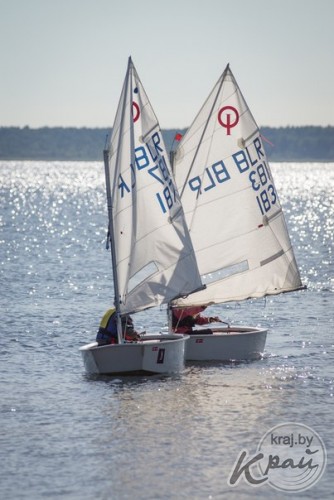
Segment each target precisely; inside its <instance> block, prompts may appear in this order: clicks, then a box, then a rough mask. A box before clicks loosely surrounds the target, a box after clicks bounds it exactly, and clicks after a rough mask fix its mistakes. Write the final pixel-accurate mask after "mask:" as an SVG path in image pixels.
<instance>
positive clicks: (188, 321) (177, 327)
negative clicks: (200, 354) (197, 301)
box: [172, 306, 223, 335]
mask: <svg viewBox="0 0 334 500" xmlns="http://www.w3.org/2000/svg"><path fill="white" fill-rule="evenodd" d="M205 309H206V306H198V307H186V308H180V309H178V308H173V309H172V330H173V331H174V332H175V333H186V334H188V335H189V334H192V333H199V330H193V327H194V326H195V325H207V324H209V323H217V322H219V323H223V321H222V320H221V319H220V318H218V316H214V317H213V316H210V317H207V316H202V315H201V312H203V311H204V310H205ZM200 333H201V335H203V334H211V333H212V330H211V329H210V328H203V329H202V328H201V330H200Z"/></svg>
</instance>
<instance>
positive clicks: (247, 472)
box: [228, 422, 327, 492]
mask: <svg viewBox="0 0 334 500" xmlns="http://www.w3.org/2000/svg"><path fill="white" fill-rule="evenodd" d="M326 463H327V454H326V448H325V445H324V443H323V441H322V439H321V437H320V436H319V435H318V434H317V433H316V432H315V431H314V430H313V429H311V428H310V427H307V426H306V425H303V424H298V423H293V422H287V423H284V424H279V425H277V426H275V427H273V428H272V429H270V430H269V431H268V432H266V434H265V435H264V436H263V437H262V439H261V440H260V443H259V445H258V448H257V453H256V454H255V455H254V456H252V457H249V456H248V452H247V450H243V451H242V452H241V453H240V455H239V457H238V459H237V460H236V462H235V464H234V467H233V469H232V472H231V475H230V477H229V479H228V484H229V486H236V485H237V484H238V482H239V480H240V478H241V477H242V476H243V475H244V478H245V480H246V481H247V482H248V483H249V484H250V485H251V486H261V485H262V484H269V485H270V486H271V487H273V488H275V489H276V490H280V491H285V492H299V491H304V490H306V489H308V488H310V487H311V486H313V485H314V484H315V483H316V482H318V481H319V479H320V478H321V476H322V475H323V473H324V471H325V468H326ZM256 468H257V472H255V469H256Z"/></svg>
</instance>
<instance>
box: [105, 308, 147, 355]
mask: <svg viewBox="0 0 334 500" xmlns="http://www.w3.org/2000/svg"><path fill="white" fill-rule="evenodd" d="M121 322H122V332H123V336H124V338H125V340H126V341H128V342H133V341H135V340H139V339H140V335H139V334H138V333H137V332H136V330H135V329H134V325H133V320H132V318H131V316H129V315H128V314H126V315H124V316H121ZM96 342H97V343H98V344H99V346H100V345H107V344H117V342H118V340H117V317H116V309H115V308H111V309H108V311H106V313H105V314H104V315H103V317H102V319H101V323H100V327H99V330H98V332H97V335H96Z"/></svg>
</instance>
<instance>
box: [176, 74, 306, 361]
mask: <svg viewBox="0 0 334 500" xmlns="http://www.w3.org/2000/svg"><path fill="white" fill-rule="evenodd" d="M172 162H173V165H172V166H173V171H174V176H175V181H176V184H177V187H178V190H179V194H180V197H181V202H182V205H183V209H184V212H185V215H186V220H187V224H188V228H189V231H190V236H191V239H192V242H193V245H194V249H195V253H196V258H197V263H198V267H199V270H200V273H201V277H202V282H203V283H204V284H205V285H206V288H205V289H204V290H202V291H199V292H197V293H195V294H193V295H189V296H188V297H186V298H179V299H176V300H174V301H173V302H172V304H171V306H172V310H173V308H174V309H175V308H178V310H179V308H185V309H184V311H185V312H184V314H186V308H188V307H194V306H199V305H210V304H221V303H225V302H230V301H238V302H239V301H242V300H246V299H249V298H258V297H265V296H266V295H274V294H279V293H282V292H290V291H293V290H298V289H300V288H301V287H302V283H301V279H300V274H299V270H298V267H297V263H296V259H295V255H294V252H293V248H292V245H291V241H290V238H289V234H288V230H287V226H286V223H285V219H284V215H283V212H282V207H281V204H280V202H279V198H278V194H277V190H276V187H275V184H274V179H273V176H272V173H271V170H270V167H269V164H268V161H267V157H266V153H265V149H264V145H263V141H262V137H261V134H260V131H259V128H258V126H257V124H256V122H255V120H254V118H253V115H252V113H251V112H250V110H249V108H248V106H247V103H246V101H245V99H244V97H243V95H242V93H241V91H240V88H239V87H238V84H237V82H236V80H235V78H234V76H233V74H232V71H231V69H230V67H229V65H228V66H227V67H226V69H225V71H224V72H223V74H222V75H221V77H220V78H219V80H218V82H217V83H216V85H215V86H214V88H213V90H212V92H211V93H210V95H209V97H208V98H207V100H206V101H205V103H204V105H203V106H202V108H201V110H200V111H199V113H198V115H197V116H196V118H195V120H194V121H193V123H192V124H191V126H190V128H189V129H188V130H187V132H186V134H185V135H184V137H183V138H182V139H181V141H180V142H179V145H178V147H177V149H176V151H175V152H174V153H173V160H172ZM211 330H212V332H213V334H212V335H202V336H201V332H200V330H199V329H198V330H197V331H196V330H195V334H192V335H191V336H190V339H189V341H188V342H187V344H186V359H187V360H244V359H245V360H247V359H256V358H258V357H260V356H261V353H263V351H264V348H265V342H266V335H267V330H266V329H262V328H256V327H248V326H227V327H226V328H223V327H218V326H217V327H216V328H212V329H211ZM176 331H177V329H176ZM193 333H194V332H193Z"/></svg>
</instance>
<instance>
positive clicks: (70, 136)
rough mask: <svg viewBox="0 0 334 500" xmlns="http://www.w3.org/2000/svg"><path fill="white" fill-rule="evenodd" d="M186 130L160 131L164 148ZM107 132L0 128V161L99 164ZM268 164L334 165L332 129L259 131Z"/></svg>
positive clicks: (265, 128)
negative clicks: (84, 162) (332, 162)
mask: <svg viewBox="0 0 334 500" xmlns="http://www.w3.org/2000/svg"><path fill="white" fill-rule="evenodd" d="M185 132H186V129H183V130H178V129H169V130H163V131H162V133H163V136H164V139H165V143H166V147H167V149H168V150H170V149H171V147H172V144H173V141H174V138H175V135H176V134H177V133H180V134H184V133H185ZM109 133H110V129H104V128H62V127H43V128H38V129H33V128H29V127H23V128H19V127H0V160H101V159H102V151H103V149H104V146H105V143H106V139H107V136H108V134H109ZM261 134H262V136H263V142H264V144H265V148H266V152H267V155H268V158H269V159H270V160H271V161H297V162H298V161H334V127H330V126H328V127H315V126H307V127H281V128H272V127H262V128H261Z"/></svg>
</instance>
